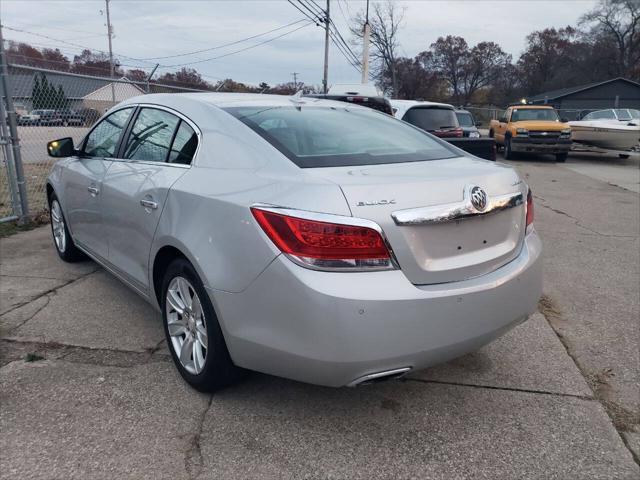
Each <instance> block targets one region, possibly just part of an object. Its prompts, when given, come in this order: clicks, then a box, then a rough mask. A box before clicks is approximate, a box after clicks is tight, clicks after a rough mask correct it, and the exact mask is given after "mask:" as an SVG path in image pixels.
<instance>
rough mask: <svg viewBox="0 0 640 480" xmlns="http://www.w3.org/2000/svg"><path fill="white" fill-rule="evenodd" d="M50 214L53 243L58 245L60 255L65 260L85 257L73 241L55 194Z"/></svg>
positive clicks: (57, 250) (76, 259)
mask: <svg viewBox="0 0 640 480" xmlns="http://www.w3.org/2000/svg"><path fill="white" fill-rule="evenodd" d="M49 216H50V220H51V234H52V236H53V244H54V245H55V247H56V252H58V256H59V257H60V258H61V259H62V260H64V261H65V262H70V263H71V262H77V261H79V260H83V259H84V258H85V256H84V254H83V253H82V252H81V251H80V250H79V249H78V247H76V244H75V243H74V242H73V239H72V238H71V235H70V234H69V229H68V228H67V224H66V222H65V219H64V214H63V213H62V207H60V202H59V201H58V198H57V197H56V196H55V195H53V196H52V198H51V203H50V204H49Z"/></svg>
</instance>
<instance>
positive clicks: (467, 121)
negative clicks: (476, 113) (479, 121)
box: [456, 112, 474, 127]
mask: <svg viewBox="0 0 640 480" xmlns="http://www.w3.org/2000/svg"><path fill="white" fill-rule="evenodd" d="M456 117H458V123H459V124H460V126H461V127H473V126H474V123H473V117H472V116H471V114H470V113H467V112H456Z"/></svg>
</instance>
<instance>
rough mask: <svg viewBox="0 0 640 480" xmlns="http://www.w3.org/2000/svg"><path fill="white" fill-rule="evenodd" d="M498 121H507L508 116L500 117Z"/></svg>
mask: <svg viewBox="0 0 640 480" xmlns="http://www.w3.org/2000/svg"><path fill="white" fill-rule="evenodd" d="M498 121H499V122H500V123H507V117H500V118H499V119H498Z"/></svg>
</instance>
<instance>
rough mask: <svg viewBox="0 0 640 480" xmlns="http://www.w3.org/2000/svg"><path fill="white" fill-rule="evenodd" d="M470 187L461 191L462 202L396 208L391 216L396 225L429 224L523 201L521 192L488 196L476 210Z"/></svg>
mask: <svg viewBox="0 0 640 480" xmlns="http://www.w3.org/2000/svg"><path fill="white" fill-rule="evenodd" d="M472 188H473V186H467V187H465V189H464V193H463V198H464V200H462V202H455V203H445V204H441V205H432V206H430V207H420V208H410V209H407V210H398V211H395V212H393V213H392V214H391V217H392V218H393V221H394V222H395V223H396V225H399V226H405V225H431V224H435V223H446V222H454V221H457V220H463V219H465V218H471V217H477V216H482V215H488V214H491V213H496V212H500V211H502V210H506V209H508V208H513V207H517V206H518V205H522V204H523V203H524V195H523V194H522V192H513V193H507V194H505V195H495V196H493V197H488V198H487V206H486V207H485V209H484V210H478V209H477V208H476V207H474V206H473V204H472V203H471V189H472Z"/></svg>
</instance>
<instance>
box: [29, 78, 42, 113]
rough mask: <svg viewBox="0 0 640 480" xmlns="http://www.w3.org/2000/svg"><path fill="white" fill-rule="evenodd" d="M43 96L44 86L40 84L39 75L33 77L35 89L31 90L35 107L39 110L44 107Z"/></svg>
mask: <svg viewBox="0 0 640 480" xmlns="http://www.w3.org/2000/svg"><path fill="white" fill-rule="evenodd" d="M41 98H42V87H41V86H40V80H39V79H38V75H36V76H35V78H34V79H33V91H32V92H31V100H32V102H33V109H34V110H38V109H40V108H42V106H41V103H40V101H41Z"/></svg>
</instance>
